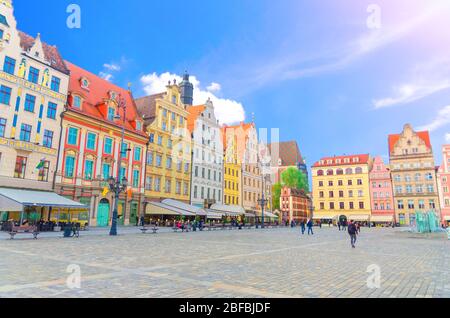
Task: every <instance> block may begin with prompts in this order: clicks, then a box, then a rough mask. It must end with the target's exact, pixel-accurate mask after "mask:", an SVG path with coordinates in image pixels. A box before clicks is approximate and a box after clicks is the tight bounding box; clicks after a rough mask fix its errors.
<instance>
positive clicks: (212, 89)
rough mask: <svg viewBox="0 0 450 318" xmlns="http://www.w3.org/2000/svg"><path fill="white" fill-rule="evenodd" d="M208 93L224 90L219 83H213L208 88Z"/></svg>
mask: <svg viewBox="0 0 450 318" xmlns="http://www.w3.org/2000/svg"><path fill="white" fill-rule="evenodd" d="M206 89H207V90H208V92H211V93H214V92H220V90H221V89H222V86H221V85H220V84H219V83H214V82H213V83H211V85H209V86H208V87H207V88H206Z"/></svg>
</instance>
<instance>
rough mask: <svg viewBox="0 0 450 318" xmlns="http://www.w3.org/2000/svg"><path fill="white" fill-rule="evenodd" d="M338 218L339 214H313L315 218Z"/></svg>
mask: <svg viewBox="0 0 450 318" xmlns="http://www.w3.org/2000/svg"><path fill="white" fill-rule="evenodd" d="M337 218H338V216H337V215H332V214H314V216H313V220H334V219H337Z"/></svg>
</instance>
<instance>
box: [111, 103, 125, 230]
mask: <svg viewBox="0 0 450 318" xmlns="http://www.w3.org/2000/svg"><path fill="white" fill-rule="evenodd" d="M117 108H118V112H117V115H116V116H115V117H114V119H117V120H119V119H122V140H121V143H120V147H119V158H118V161H117V176H116V178H114V177H111V178H109V179H108V183H109V189H110V190H111V192H113V193H114V211H113V217H112V222H111V230H110V232H109V235H110V236H116V235H117V219H118V214H119V212H118V209H119V196H120V194H121V193H122V192H125V191H126V190H127V188H128V180H127V178H126V176H123V178H122V180H120V168H121V165H122V157H123V155H124V153H123V152H126V151H128V150H127V149H124V147H123V145H124V141H125V120H126V116H127V106H126V102H125V99H123V98H122V97H121V96H120V95H119V97H118V102H117ZM120 108H123V117H121V116H120V112H119V111H120ZM125 155H126V154H125Z"/></svg>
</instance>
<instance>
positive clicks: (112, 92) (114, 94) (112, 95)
mask: <svg viewBox="0 0 450 318" xmlns="http://www.w3.org/2000/svg"><path fill="white" fill-rule="evenodd" d="M109 98H110V99H112V100H116V98H117V93H116V92H114V91H110V92H109Z"/></svg>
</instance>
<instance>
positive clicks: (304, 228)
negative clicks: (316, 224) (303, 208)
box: [300, 220, 306, 235]
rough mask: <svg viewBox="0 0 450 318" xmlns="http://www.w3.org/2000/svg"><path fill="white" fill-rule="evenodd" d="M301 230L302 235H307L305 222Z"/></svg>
mask: <svg viewBox="0 0 450 318" xmlns="http://www.w3.org/2000/svg"><path fill="white" fill-rule="evenodd" d="M300 228H301V230H302V235H305V230H306V225H305V221H304V220H303V221H302V222H301V223H300Z"/></svg>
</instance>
